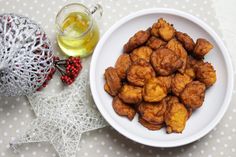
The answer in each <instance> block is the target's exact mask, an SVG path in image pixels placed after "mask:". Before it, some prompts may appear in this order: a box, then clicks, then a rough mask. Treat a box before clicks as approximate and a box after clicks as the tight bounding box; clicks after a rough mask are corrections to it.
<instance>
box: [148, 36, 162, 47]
mask: <svg viewBox="0 0 236 157" xmlns="http://www.w3.org/2000/svg"><path fill="white" fill-rule="evenodd" d="M146 45H147V46H149V47H151V48H152V49H153V50H156V49H158V48H160V47H161V46H165V45H166V42H165V41H163V40H162V39H160V38H157V37H155V36H151V37H150V38H149V39H148V41H147V43H146Z"/></svg>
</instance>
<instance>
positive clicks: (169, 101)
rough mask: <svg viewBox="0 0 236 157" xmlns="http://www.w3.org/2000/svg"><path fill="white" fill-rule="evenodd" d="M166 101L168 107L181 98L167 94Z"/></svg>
mask: <svg viewBox="0 0 236 157" xmlns="http://www.w3.org/2000/svg"><path fill="white" fill-rule="evenodd" d="M164 101H166V103H167V108H168V106H169V105H170V104H172V103H177V102H179V99H178V97H176V96H167V97H165V99H164Z"/></svg>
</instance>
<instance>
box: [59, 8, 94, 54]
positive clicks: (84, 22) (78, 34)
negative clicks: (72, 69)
mask: <svg viewBox="0 0 236 157" xmlns="http://www.w3.org/2000/svg"><path fill="white" fill-rule="evenodd" d="M91 20H92V19H90V17H89V16H88V15H86V14H85V13H81V12H72V13H70V14H69V15H68V16H67V17H66V18H65V20H64V22H63V23H62V26H61V29H62V31H63V34H61V35H60V34H59V35H58V36H57V42H58V45H59V46H60V48H61V50H62V51H63V52H64V53H65V54H67V55H68V56H80V57H86V56H88V55H90V54H91V53H92V52H93V50H94V48H95V46H96V44H97V42H98V40H99V30H98V27H97V25H96V23H95V21H94V22H93V26H92V27H91V29H89V26H90V23H91V22H92V21H91ZM88 29H89V30H88Z"/></svg>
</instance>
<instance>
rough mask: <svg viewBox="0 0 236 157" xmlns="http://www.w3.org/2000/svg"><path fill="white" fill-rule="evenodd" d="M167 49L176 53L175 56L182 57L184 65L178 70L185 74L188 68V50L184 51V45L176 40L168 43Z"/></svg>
mask: <svg viewBox="0 0 236 157" xmlns="http://www.w3.org/2000/svg"><path fill="white" fill-rule="evenodd" d="M166 47H167V48H168V49H170V50H172V51H173V52H175V54H176V55H178V56H179V57H180V59H181V60H182V62H183V64H182V66H181V68H180V69H178V71H179V72H181V73H184V72H185V68H186V63H187V58H188V53H187V52H186V50H185V49H184V47H183V46H182V44H181V43H180V42H178V41H177V40H176V39H171V40H170V41H169V42H168V43H167V45H166Z"/></svg>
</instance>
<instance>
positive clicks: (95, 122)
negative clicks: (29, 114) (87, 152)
mask: <svg viewBox="0 0 236 157" xmlns="http://www.w3.org/2000/svg"><path fill="white" fill-rule="evenodd" d="M73 88H74V89H75V90H72V89H73ZM89 90H90V89H89V84H88V70H82V72H81V74H80V76H79V78H78V79H77V81H76V82H75V83H74V84H73V85H71V87H70V88H67V89H65V90H64V91H63V92H61V93H60V94H58V95H56V96H50V97H48V96H42V95H41V96H39V94H34V95H32V96H29V97H28V98H29V99H30V101H31V102H33V103H32V104H31V105H32V108H33V110H34V112H35V114H36V117H37V118H36V119H35V120H33V122H32V123H31V124H30V127H29V128H28V129H27V130H26V132H25V134H24V135H23V136H21V137H19V138H17V139H16V140H14V141H12V142H11V146H12V147H13V148H16V146H18V145H19V144H23V143H31V142H43V141H49V142H50V143H51V144H52V145H53V146H54V148H55V149H56V151H57V152H58V154H59V156H60V157H75V156H76V153H77V150H78V148H79V142H80V137H81V135H82V133H84V132H87V131H91V130H94V129H98V128H102V127H104V126H106V125H107V123H106V122H105V120H104V119H103V118H102V116H101V115H100V113H99V112H98V110H97V108H96V107H95V105H94V102H93V101H89V100H92V98H91V93H90V91H89ZM75 91H76V92H75Z"/></svg>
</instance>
